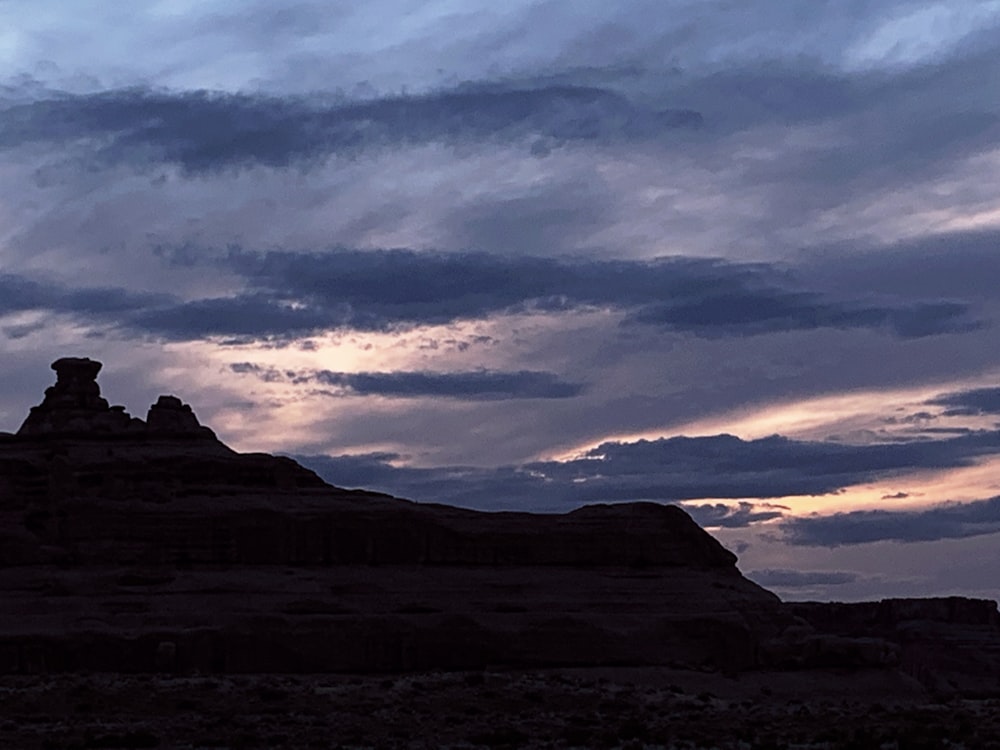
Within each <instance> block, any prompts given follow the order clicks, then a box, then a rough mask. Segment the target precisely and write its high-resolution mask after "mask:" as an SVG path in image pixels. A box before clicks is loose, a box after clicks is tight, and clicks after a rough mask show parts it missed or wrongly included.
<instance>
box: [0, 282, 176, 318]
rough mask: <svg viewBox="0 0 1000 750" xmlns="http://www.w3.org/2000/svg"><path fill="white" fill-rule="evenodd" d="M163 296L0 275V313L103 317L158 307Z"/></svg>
mask: <svg viewBox="0 0 1000 750" xmlns="http://www.w3.org/2000/svg"><path fill="white" fill-rule="evenodd" d="M169 299H170V298H169V297H167V296H165V295H154V294H144V293H141V292H131V291H128V290H126V289H121V288H117V287H93V288H77V289H73V288H69V287H65V286H63V285H61V284H56V283H52V282H44V281H37V280H34V279H29V278H25V277H24V276H17V275H12V274H0V314H5V313H13V312H21V311H28V310H37V311H51V312H58V313H72V314H77V315H81V316H95V317H100V318H105V317H109V316H115V315H119V314H124V313H130V312H134V311H136V310H141V309H142V308H144V307H146V306H148V305H156V304H162V303H163V302H164V301H168V300H169Z"/></svg>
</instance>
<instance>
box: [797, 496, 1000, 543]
mask: <svg viewBox="0 0 1000 750" xmlns="http://www.w3.org/2000/svg"><path fill="white" fill-rule="evenodd" d="M782 530H783V535H782V539H783V540H784V541H785V542H788V543H789V544H796V545H804V546H811V547H839V546H841V545H847V544H865V543H868V542H880V541H897V542H929V541H934V540H937V539H964V538H966V537H970V536H980V535H982V534H993V533H996V532H1000V497H993V498H990V499H988V500H978V501H976V502H970V503H961V504H959V503H953V504H947V505H939V506H937V507H934V508H930V509H927V510H912V511H892V510H858V511H852V512H850V513H836V514H834V515H832V516H805V517H801V518H790V519H788V520H786V521H785V523H784V524H783V526H782Z"/></svg>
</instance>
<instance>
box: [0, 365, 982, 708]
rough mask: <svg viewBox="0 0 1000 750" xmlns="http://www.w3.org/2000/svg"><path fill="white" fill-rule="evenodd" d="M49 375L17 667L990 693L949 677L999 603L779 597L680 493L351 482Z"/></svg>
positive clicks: (2, 482)
mask: <svg viewBox="0 0 1000 750" xmlns="http://www.w3.org/2000/svg"><path fill="white" fill-rule="evenodd" d="M53 369H54V370H55V371H56V374H57V381H56V384H55V385H54V386H52V387H50V388H48V389H47V390H46V392H45V398H44V400H43V402H42V403H41V404H40V405H39V406H36V407H34V408H33V409H32V410H31V413H30V414H29V416H28V418H27V419H26V420H25V422H24V424H23V425H22V426H21V428H20V430H18V432H17V434H16V435H10V434H0V597H2V600H3V602H4V607H3V609H2V610H0V673H33V672H51V671H66V670H86V671H131V672H147V671H148V672H153V671H162V672H169V673H175V672H177V673H186V672H193V671H200V672H269V671H274V672H305V671H313V672H337V671H351V672H371V671H406V670H421V669H442V668H482V667H484V666H487V665H501V666H503V665H508V666H545V665H569V666H594V665H599V664H605V665H607V664H618V665H622V664H631V665H646V666H649V665H671V666H674V667H687V668H698V669H704V668H711V669H715V670H720V671H723V672H736V671H741V670H750V669H764V668H780V669H792V670H801V669H814V668H825V667H829V666H838V665H839V666H847V667H851V668H857V669H881V670H896V669H905V670H908V671H909V673H911V674H915V675H917V676H918V677H920V678H921V679H924V680H925V681H927V682H928V683H930V682H933V681H936V682H935V683H934V684H937V683H938V682H941V680H942V679H943V680H944V682H945V684H949V683H948V680H951V682H955V684H958V685H959V688H961V689H964V688H965V687H969V688H970V689H972V688H975V689H977V690H980V691H986V690H987V688H988V685H987V682H988V680H986V681H984V680H978V681H975V682H974V684H973V683H972V682H961V681H959V682H956V677H955V675H956V674H960V673H961V672H962V670H963V669H965V667H964V666H963V665H964V664H965V663H966V661H967V660H968V659H969V658H970V653H971V652H970V650H969V647H968V643H973V642H974V643H978V644H980V645H982V646H983V648H984V649H987V650H988V648H994V649H995V648H996V644H997V642H998V632H1000V631H998V628H1000V626H998V623H997V621H996V618H995V614H996V607H995V603H992V604H993V609H992V610H990V609H989V607H988V606H986V605H983V606H980V605H978V604H969V603H967V600H962V601H964V602H966V603H952V604H948V605H947V607H945V610H946V614H947V613H950V614H947V616H945V617H944V619H942V617H941V616H938V614H934V615H933V616H931V615H932V614H933V613H937V612H938V609H940V607H939V605H937V604H934V603H925V604H919V605H910V604H893V605H864V606H861V605H858V606H857V607H855V606H854V605H844V607H845V608H842V609H838V608H836V607H834V606H833V605H784V604H782V603H781V602H780V601H779V600H778V598H777V597H775V596H774V595H773V594H771V593H769V592H767V591H766V590H764V589H762V588H760V587H759V586H757V585H756V584H754V583H752V582H750V581H748V580H747V579H745V578H744V577H743V576H742V575H741V574H740V572H739V571H738V570H737V568H736V566H735V562H736V558H735V556H734V555H733V554H732V553H730V552H729V551H727V550H726V549H724V548H723V547H722V546H721V545H720V544H719V543H718V542H717V541H716V540H715V539H713V538H712V537H711V536H710V535H709V534H707V533H706V532H705V531H704V530H702V529H701V528H699V527H698V525H697V524H695V523H694V521H693V520H692V519H691V518H690V517H689V516H688V515H687V514H686V513H685V512H684V511H683V510H681V509H680V508H677V507H673V506H664V505H658V504H654V503H625V504H619V505H593V506H587V507H584V508H580V509H578V510H575V511H573V512H571V513H567V514H562V515H543V514H530V513H480V512H475V511H471V510H464V509H459V508H453V507H449V506H444V505H433V504H418V503H412V502H409V501H406V500H401V499H398V498H394V497H390V496H388V495H384V494H379V493H372V492H365V491H363V490H348V489H341V488H337V487H332V486H330V485H328V484H326V483H325V482H323V481H322V480H321V479H320V478H319V477H318V476H316V474H314V473H313V472H311V471H309V470H308V469H305V468H304V467H302V466H300V465H299V464H297V463H295V462H294V461H292V460H291V459H288V458H281V457H275V456H270V455H266V454H241V453H237V452H235V451H233V450H231V449H230V448H228V447H227V446H225V445H224V444H223V443H222V442H220V441H219V440H218V439H217V438H216V436H215V435H214V433H212V431H211V430H209V429H208V428H207V427H204V426H202V425H200V424H199V422H198V419H197V417H196V416H195V415H194V412H193V411H192V409H191V407H189V406H187V405H185V404H184V403H183V402H182V401H181V400H180V399H178V398H176V397H174V396H161V397H160V398H159V399H158V400H157V402H156V403H155V404H154V405H153V406H152V407H151V408H150V409H149V412H148V414H147V417H146V419H145V420H142V419H138V418H135V417H132V416H130V415H129V414H128V413H127V412H126V411H125V409H124V408H123V407H115V406H110V405H109V404H108V402H107V401H106V400H105V399H104V398H102V397H101V394H100V388H99V387H98V385H97V381H96V377H97V374H98V373H99V371H100V370H101V364H100V363H99V362H95V361H92V360H89V359H79V358H67V359H60V360H58V361H57V362H55V363H54V364H53ZM866 606H867V607H868V608H867V609H866V608H865V607H866ZM872 607H874V609H872ZM914 607H916V609H915V610H914V609H913V608H914ZM983 607H985V609H984V608H983ZM967 610H968V611H967ZM913 612H917V615H919V617H917V616H915V615H913ZM970 612H971V613H972V614H968V613H970ZM990 612H992V614H990ZM962 613H965V614H962ZM984 613H985V614H984ZM939 614H940V613H939ZM949 617H950V618H951V619H948V618H949ZM956 617H957V618H959V619H962V618H965V619H962V621H961V622H958V621H957V620H955V618H956ZM970 617H971V618H972V619H974V620H976V622H975V623H972V622H971V621H968V620H969V618H970ZM991 617H992V618H993V619H990V618H991ZM935 618H937V619H935ZM976 618H978V619H976ZM914 621H920V622H923V623H927V622H931V623H936V624H934V625H933V626H932V625H926V624H925V625H920V626H919V627H916V626H913V625H912V623H913V622H914ZM938 625H940V626H941V628H944V630H946V631H947V633H950V634H952V635H947V636H939V634H938V630H939V629H938ZM966 626H968V627H966ZM970 628H972V630H970ZM973 631H974V632H973ZM942 632H943V631H942ZM914 633H916V635H914ZM963 634H964V635H963ZM970 634H971V635H970ZM952 636H954V637H952ZM934 638H936V639H937V642H939V643H946V644H947V643H951V646H947V647H946V648H945V649H944V650H943V651H941V650H939V651H937V652H934V653H935V654H938V656H940V655H941V654H944V656H943V657H941V658H938V656H934V657H933V658H931V657H929V656H927V654H928V653H930V652H928V651H927V648H929V645H928V644H930V643H931V640H933V639H934ZM948 638H952V640H951V641H949V640H948ZM963 638H965V639H966V640H962V639H963ZM969 638H972V640H971V641H970V640H968V639H969ZM991 639H992V640H991ZM966 641H968V643H967V642H966ZM983 644H986V645H983ZM989 644H992V646H989ZM942 659H943V661H942ZM949 659H951V660H952V661H948V660H949ZM956 665H957V666H956ZM921 670H923V671H921ZM966 671H969V670H966ZM973 671H975V670H973ZM946 673H947V674H946ZM942 675H944V677H943V678H942ZM977 679H978V678H977ZM997 689H998V690H1000V685H998V686H997Z"/></svg>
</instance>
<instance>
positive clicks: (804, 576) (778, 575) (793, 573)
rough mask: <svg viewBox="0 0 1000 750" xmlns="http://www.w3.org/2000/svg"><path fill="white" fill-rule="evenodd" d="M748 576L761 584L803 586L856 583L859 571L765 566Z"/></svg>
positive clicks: (790, 586)
mask: <svg viewBox="0 0 1000 750" xmlns="http://www.w3.org/2000/svg"><path fill="white" fill-rule="evenodd" d="M747 577H748V578H749V579H750V580H752V581H754V582H755V583H759V584H760V585H761V586H765V587H768V586H782V587H784V588H798V587H803V586H839V585H842V584H845V583H854V582H855V581H856V580H858V574H857V573H848V572H846V571H840V570H784V569H773V568H765V569H763V570H752V571H750V572H749V573H747Z"/></svg>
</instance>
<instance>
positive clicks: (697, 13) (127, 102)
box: [0, 0, 1000, 600]
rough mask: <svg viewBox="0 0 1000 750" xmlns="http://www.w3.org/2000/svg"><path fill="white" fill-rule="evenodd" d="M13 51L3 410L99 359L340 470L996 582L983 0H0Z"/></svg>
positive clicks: (991, 198)
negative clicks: (65, 371)
mask: <svg viewBox="0 0 1000 750" xmlns="http://www.w3.org/2000/svg"><path fill="white" fill-rule="evenodd" d="M0 71H3V72H2V73H0V382H2V383H3V388H2V389H0V391H2V392H0V430H5V431H8V432H14V431H16V430H17V428H18V426H19V425H20V423H21V421H22V420H23V419H24V417H25V416H26V414H27V412H28V409H29V408H30V407H31V406H32V405H34V404H37V403H38V402H39V401H40V400H41V396H42V391H43V390H44V388H45V387H46V386H47V385H49V384H50V382H51V379H52V373H51V372H50V371H49V369H48V366H49V363H50V362H52V361H53V360H54V359H56V358H58V357H60V356H89V357H92V358H95V359H99V360H101V361H103V362H104V363H105V368H104V370H103V372H102V374H101V384H102V388H103V392H104V395H105V396H106V397H108V398H109V399H110V400H111V401H112V402H113V403H120V404H124V405H125V406H126V407H127V408H128V409H129V411H130V412H132V413H133V414H135V415H137V416H144V414H145V410H146V408H147V407H148V405H149V404H151V403H152V402H153V401H155V399H156V397H157V395H159V394H161V393H174V394H176V395H178V396H180V397H181V398H183V400H184V401H186V402H188V403H190V404H191V405H192V406H193V407H194V409H195V411H196V413H197V414H198V415H199V418H200V419H201V421H202V423H204V424H207V425H209V426H211V427H212V428H213V429H214V430H215V431H216V433H217V434H218V435H219V437H220V438H221V439H222V440H224V441H225V442H226V443H227V444H229V445H231V446H232V447H234V448H236V449H238V450H242V451H268V452H272V453H282V454H285V455H291V456H294V457H295V458H297V459H298V460H299V461H300V462H302V463H303V464H305V465H306V466H309V467H310V468H312V469H314V470H315V471H317V472H318V473H320V474H321V475H322V476H323V477H324V478H325V479H327V480H328V481H330V482H331V483H333V484H336V485H338V486H345V487H366V488H370V489H376V490H381V491H386V492H391V493H393V494H395V495H399V496H402V497H408V498H411V499H415V500H419V501H436V502H446V503H452V504H458V505H463V506H467V507H473V508H480V509H484V510H533V511H543V512H561V511H566V510H570V509H572V508H575V507H578V506H579V505H581V504H583V503H590V502H621V501H629V500H645V501H655V502H672V503H680V504H682V505H683V507H685V508H686V509H687V510H688V512H690V513H691V514H692V515H693V516H694V518H695V519H696V520H698V521H699V522H700V523H701V524H702V525H704V526H705V527H706V528H708V529H709V531H710V532H711V533H713V534H714V535H715V536H717V537H718V538H719V539H720V540H721V541H722V542H723V543H724V544H725V545H726V546H727V547H728V548H730V549H732V550H733V551H734V552H736V553H737V554H738V555H739V557H740V563H739V566H740V568H741V570H743V572H744V573H746V574H747V575H749V576H750V577H751V578H752V579H753V580H755V581H757V582H759V583H761V584H763V585H765V586H768V587H769V588H771V589H772V590H774V591H776V592H777V593H779V594H780V595H781V596H783V597H785V598H789V599H837V600H856V599H864V598H881V597H889V596H932V595H952V594H956V595H968V596H983V597H989V598H996V597H997V595H998V594H997V588H996V581H997V580H998V574H1000V346H998V343H1000V329H998V326H1000V177H998V176H997V175H998V174H1000V2H998V1H997V0H989V1H987V0H982V1H973V0H965V1H963V0H947V1H946V2H922V1H919V0H907V1H906V2H899V1H896V0H826V1H824V0H811V1H810V2H808V3H807V2H792V1H791V0H789V1H788V2H785V1H784V0H782V1H775V0H743V1H742V2H738V3H736V2H729V1H728V0H727V1H723V0H655V1H654V0H621V1H620V2H616V3H606V2H590V1H589V0H573V1H572V2H571V1H570V0H545V1H543V0H510V1H509V2H506V3H500V4H497V3H483V2H479V1H478V0H464V2H456V1H455V0H423V1H422V2H416V0H371V1H370V2H365V3H356V2H338V1H336V0H326V1H325V2H311V1H310V0H302V1H300V2H294V1H286V2H281V3H278V2H275V1H274V0H242V1H241V2H238V3H237V2H233V1H232V0H200V1H199V2H197V3H195V2H189V1H183V0H162V1H161V2H143V1H142V0H137V1H136V2H132V3H127V4H120V3H115V4H112V3H98V2H82V1H81V2H75V1H74V0H30V1H29V0H0Z"/></svg>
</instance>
